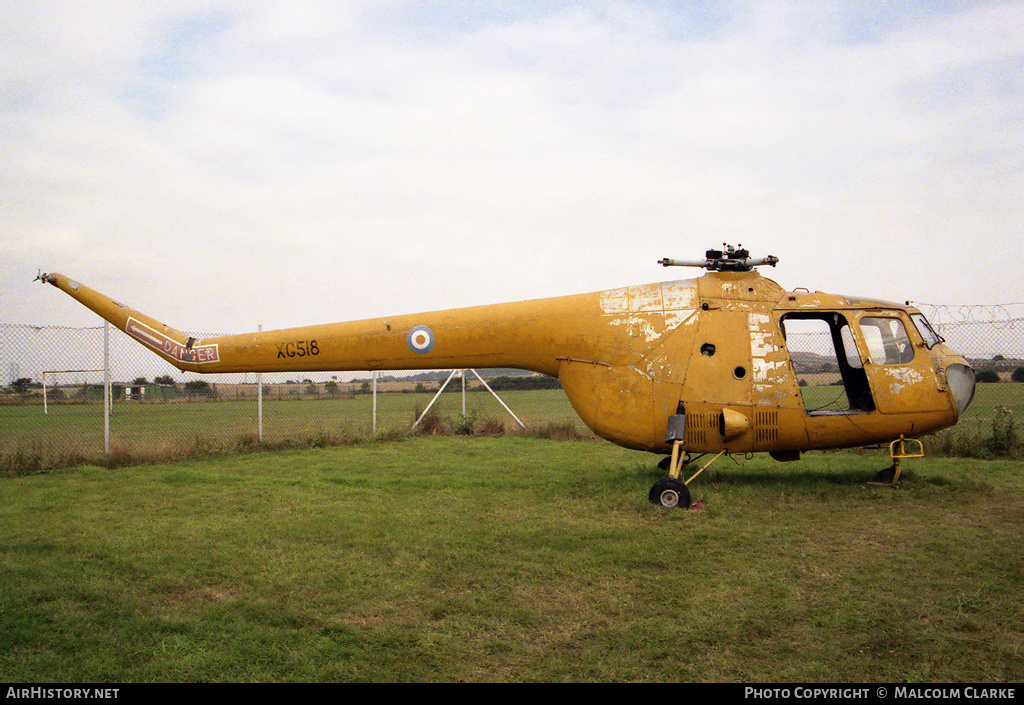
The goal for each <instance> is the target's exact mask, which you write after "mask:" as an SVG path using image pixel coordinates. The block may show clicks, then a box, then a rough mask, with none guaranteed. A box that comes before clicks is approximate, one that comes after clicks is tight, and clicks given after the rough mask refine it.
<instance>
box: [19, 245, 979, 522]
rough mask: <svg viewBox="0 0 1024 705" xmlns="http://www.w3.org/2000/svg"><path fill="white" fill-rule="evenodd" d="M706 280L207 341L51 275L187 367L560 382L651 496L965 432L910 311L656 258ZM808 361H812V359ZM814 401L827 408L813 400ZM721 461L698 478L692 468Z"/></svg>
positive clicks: (896, 459)
mask: <svg viewBox="0 0 1024 705" xmlns="http://www.w3.org/2000/svg"><path fill="white" fill-rule="evenodd" d="M659 263H660V264H662V265H663V266H666V267H669V266H692V267H698V268H703V269H705V270H707V272H706V273H705V274H703V276H700V277H698V278H694V279H684V280H680V281H669V282H658V283H653V284H645V285H640V286H631V287H626V288H622V289H613V290H609V291H601V292H595V293H588V294H578V295H572V296H561V297H555V298H546V299H535V300H530V301H522V302H517V303H507V304H495V305H488V306H476V307H470V308H458V309H451V310H446V311H435V312H431V313H418V314H407V315H400V316H391V317H387V318H374V319H367V320H361V321H352V322H345V323H328V324H323V325H315V326H307V327H301V328H288V329H283V330H276V331H264V332H258V333H247V334H242V335H229V336H221V337H216V338H207V339H202V340H197V339H195V338H193V337H191V336H188V335H186V334H184V333H182V332H180V331H178V330H175V329H173V328H170V327H168V326H166V325H164V324H163V323H160V322H158V321H156V320H155V319H153V318H151V317H149V316H146V315H144V314H142V313H139V312H138V311H135V310H133V309H131V308H129V307H127V306H125V305H124V304H122V303H119V302H117V301H115V300H113V299H111V298H109V297H107V296H104V295H103V294H100V293H99V292H97V291H94V290H93V289H90V288H88V287H86V286H84V285H82V284H80V283H78V282H77V281H74V280H72V279H69V278H68V277H66V276H64V275H62V274H55V273H51V274H40V275H39V279H41V280H42V281H44V282H46V283H49V284H52V285H54V286H56V287H57V288H58V289H60V290H61V291H63V292H65V293H66V294H68V295H70V296H71V297H73V298H74V299H76V300H78V301H79V302H80V303H82V304H83V305H85V306H86V307H88V308H89V309H91V310H92V311H94V312H95V313H97V314H99V315H100V316H101V317H102V318H104V319H106V320H107V321H109V322H110V323H111V324H113V325H114V326H116V327H118V328H119V329H121V330H123V331H124V332H125V333H127V334H128V335H129V336H131V337H132V338H134V339H135V340H137V341H138V342H140V343H142V344H143V345H144V346H146V347H147V348H149V349H150V350H152V351H153V352H155V353H156V354H157V355H159V356H160V357H162V358H164V359H165V360H167V361H168V362H170V363H171V364H173V365H174V366H175V367H177V368H179V369H181V370H189V371H193V372H201V373H218V372H299V371H302V372H306V371H343V370H408V369H445V368H447V369H455V368H488V367H491V368H493V367H502V368H505V367H512V368H520V369H524V370H531V371H534V372H539V373H542V374H546V375H551V376H554V377H557V378H558V380H559V381H560V382H561V384H562V388H563V389H564V390H565V393H566V394H567V395H568V397H569V400H570V402H571V403H572V405H573V408H574V409H575V410H576V412H577V413H578V414H579V416H580V418H581V419H582V420H583V421H584V423H586V425H587V426H588V427H589V428H590V429H592V430H593V431H594V433H596V434H597V435H599V436H601V437H603V438H606V439H607V440H609V441H611V442H613V443H616V444H618V445H621V446H624V447H627V448H634V449H637V450H645V451H650V452H653V453H660V454H665V455H666V456H667V457H666V458H665V459H664V460H663V461H662V462H661V464H660V467H662V469H663V470H665V471H666V477H664V478H663V479H661V480H658V481H657V482H656V483H655V484H654V486H653V487H652V488H651V491H650V493H649V499H650V501H651V502H653V503H655V504H659V505H661V506H665V507H676V506H678V507H688V506H690V492H689V489H688V485H689V483H690V482H692V481H693V479H694V478H695V477H697V475H699V474H700V473H701V472H703V471H704V470H705V469H706V468H707V467H708V466H710V465H711V463H713V462H714V461H715V460H717V459H718V458H720V457H722V456H723V455H727V454H735V453H739V454H747V453H757V452H767V453H769V454H770V455H771V457H772V458H775V459H776V460H782V461H786V460H796V459H798V458H799V457H800V453H802V452H804V451H808V450H817V449H833V448H847V447H861V446H870V445H877V444H883V443H888V444H889V450H890V456H891V457H892V459H893V466H892V467H891V468H889V470H888V471H883V472H882V473H879V476H880V477H879V478H878V479H880V480H883V481H888V482H890V483H895V482H896V481H897V480H898V479H899V475H900V461H901V459H903V458H908V457H918V456H919V455H921V454H922V452H921V444H920V441H918V440H917V439H916V437H917V436H920V435H922V434H926V433H930V432H933V431H937V430H940V429H943V428H947V427H949V426H952V425H954V424H955V423H956V422H957V419H958V418H959V417H960V415H961V414H962V413H963V412H964V410H965V409H966V408H967V406H968V405H969V404H970V403H971V400H972V398H973V396H974V385H975V379H974V370H973V369H972V368H971V366H970V365H969V364H968V363H967V361H966V360H965V359H964V358H963V357H962V356H961V355H960V354H958V353H957V352H956V351H954V350H953V349H952V348H950V347H949V346H948V345H946V344H945V341H944V340H943V338H942V337H941V336H939V335H938V334H937V333H936V332H935V330H934V329H933V328H932V326H931V325H930V324H929V323H928V321H927V319H926V318H925V316H924V315H923V314H922V313H921V312H920V311H919V310H918V309H916V308H914V307H911V306H909V305H908V306H903V305H899V304H896V303H890V302H885V301H876V300H872V299H865V298H857V297H850V296H838V295H834V294H825V293H821V292H814V293H812V292H810V291H807V290H800V289H798V290H795V291H786V290H784V289H783V288H782V287H780V286H779V285H778V284H776V283H775V282H774V281H772V280H770V279H767V278H764V277H762V276H761V275H760V273H759V272H757V271H756V270H755V269H754V268H755V267H757V266H764V265H767V266H772V267H774V266H775V265H776V264H777V263H778V258H776V257H772V256H768V257H763V258H752V257H751V256H750V253H749V252H748V251H747V250H745V249H743V248H742V246H741V247H739V248H733V247H731V246H724V248H723V249H721V250H708V251H707V252H706V253H705V257H704V259H703V260H694V261H676V260H671V259H663V260H660V261H659ZM806 335H813V336H816V338H817V339H818V340H820V341H824V343H825V344H826V346H827V349H828V353H827V355H826V356H825V357H824V358H822V357H819V358H818V359H827V360H828V363H827V364H828V365H830V366H831V367H832V375H833V377H834V380H833V381H832V383H831V384H828V385H827V388H828V391H831V392H832V393H833V398H832V399H831V400H830V402H829V403H822V402H821V399H820V391H821V386H817V387H815V388H810V387H807V386H802V385H801V383H800V382H799V381H798V375H797V373H798V372H799V371H801V370H800V369H799V366H800V364H801V355H798V352H800V351H797V350H792V351H791V349H790V347H791V339H794V338H796V337H799V336H805V337H806ZM802 359H804V360H806V359H807V354H806V353H802ZM812 392H816V393H817V394H818V398H816V399H812V398H811V397H812V396H813V395H812ZM706 455H711V456H712V458H711V460H710V461H708V462H707V463H706V464H704V465H703V466H702V467H701V468H700V469H699V470H697V471H696V472H695V473H693V474H692V475H691V476H690V477H689V479H687V480H685V481H684V480H682V479H680V478H681V472H682V469H683V467H684V466H686V465H688V464H690V463H693V464H694V465H696V461H697V460H699V459H700V458H702V457H704V456H706Z"/></svg>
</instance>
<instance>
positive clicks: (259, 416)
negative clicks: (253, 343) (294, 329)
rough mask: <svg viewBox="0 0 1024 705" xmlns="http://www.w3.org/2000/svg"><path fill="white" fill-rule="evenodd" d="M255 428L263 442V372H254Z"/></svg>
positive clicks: (261, 325)
mask: <svg viewBox="0 0 1024 705" xmlns="http://www.w3.org/2000/svg"><path fill="white" fill-rule="evenodd" d="M259 330H260V332H261V333H262V332H263V324H262V323H261V324H260V325H259ZM256 390H257V391H256V428H257V434H256V435H257V436H258V437H259V441H260V443H262V442H263V373H262V372H257V373H256Z"/></svg>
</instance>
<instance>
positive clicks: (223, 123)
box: [0, 0, 1024, 331]
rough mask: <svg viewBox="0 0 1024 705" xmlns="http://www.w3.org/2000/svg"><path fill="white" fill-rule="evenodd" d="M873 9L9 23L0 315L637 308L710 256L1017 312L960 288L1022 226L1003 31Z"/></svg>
mask: <svg viewBox="0 0 1024 705" xmlns="http://www.w3.org/2000/svg"><path fill="white" fill-rule="evenodd" d="M891 7H892V6H890V5H882V4H879V5H867V6H865V5H864V4H863V3H834V2H832V3H814V2H807V3H793V4H789V3H786V4H772V3H767V4H766V3H709V4H707V5H705V6H696V9H694V7H687V8H685V9H683V10H680V9H677V8H675V7H673V6H672V5H667V4H661V3H649V4H642V5H636V4H634V3H626V4H621V3H614V2H608V3H596V4H595V3H588V4H582V5H578V6H574V5H565V4H561V3H556V4H550V5H549V4H543V3H541V4H537V5H534V6H531V7H530V8H529V9H528V10H525V11H520V10H515V11H512V10H509V9H508V8H509V6H508V5H507V4H505V3H480V4H477V3H473V4H468V5H467V4H461V3H456V4H451V3H405V2H393V3H385V4H381V3H367V4H363V5H361V4H359V3H345V4H343V5H342V6H341V8H340V9H339V8H338V7H335V5H334V4H318V3H297V4H296V3H287V4H283V3H275V2H263V3H255V4H246V6H244V7H241V8H239V7H237V6H236V5H232V4H229V3H222V2H214V1H212V0H211V1H209V2H192V3H160V2H154V3H146V4H143V5H140V6H138V7H131V6H124V5H123V4H120V3H107V4H104V3H99V4H82V5H79V6H76V5H71V6H67V5H60V6H52V7H50V6H47V5H46V4H39V3H21V4H20V5H16V6H15V7H13V8H11V12H10V17H9V19H8V20H7V21H6V22H5V26H4V28H3V29H2V30H0V31H2V36H0V43H2V48H0V67H3V69H4V70H3V72H2V75H3V76H4V78H3V84H2V90H3V96H4V99H3V108H2V109H0V126H2V127H3V129H4V134H5V135H7V136H8V138H7V139H5V141H4V144H3V145H2V146H0V150H2V163H3V166H0V187H2V189H3V193H4V196H3V198H4V204H3V206H4V207H3V209H2V212H0V234H2V252H0V254H2V256H3V261H4V264H3V265H2V266H3V268H4V269H3V288H2V290H0V303H2V304H3V306H4V310H5V312H6V315H7V316H8V317H10V321H11V322H29V323H37V324H42V323H57V322H66V321H67V320H71V319H74V318H76V317H78V320H83V317H81V316H79V314H78V313H72V312H71V309H70V308H68V307H67V306H62V305H57V304H55V303H54V301H53V300H52V297H49V298H48V297H47V296H46V295H45V294H43V293H41V292H39V291H36V290H26V287H25V285H24V282H25V281H26V279H25V277H26V276H27V277H28V279H30V278H31V276H32V275H34V271H35V268H36V267H44V268H51V269H54V270H60V269H61V268H64V269H67V270H68V271H67V272H66V273H68V274H71V275H73V276H76V277H78V278H80V279H82V281H84V282H86V283H88V284H90V285H92V286H94V287H96V288H98V289H100V290H109V293H111V294H112V295H115V296H118V297H119V298H124V299H126V300H127V301H128V302H129V303H131V304H133V305H135V306H137V307H139V308H143V309H144V310H148V309H147V307H150V308H155V310H153V313H154V315H157V316H158V317H161V316H162V317H165V318H166V319H167V320H168V323H172V324H175V325H182V326H185V325H192V326H198V327H201V328H203V329H206V330H223V331H233V330H244V329H251V328H253V327H255V325H256V324H259V323H263V324H264V325H265V327H268V328H269V327H276V326H279V325H290V324H298V323H313V322H321V321H329V320H343V319H348V318H360V317H368V316H376V315H388V314H393V313H402V312H408V311H414V310H423V309H432V308H446V307H451V306H457V305H468V304H474V303H488V302H494V301H501V300H515V299H521V298H530V297H534V296H547V295H556V294H562V293H572V292H574V291H580V290H597V289H604V288H614V287H618V286H623V285H627V284H633V283H639V282H644V281H653V280H657V279H659V278H666V277H667V276H672V275H674V274H676V272H665V271H664V270H661V269H660V268H657V267H656V265H655V260H656V259H658V258H660V257H664V256H669V257H680V258H683V257H693V256H697V255H699V254H700V253H702V252H703V251H704V249H706V248H707V247H709V246H714V245H718V244H720V243H722V242H732V243H742V244H744V245H746V246H748V247H750V248H751V249H753V250H754V251H755V252H759V253H769V252H770V253H772V254H776V255H779V256H780V257H781V258H782V263H781V264H780V266H779V268H778V269H777V270H776V271H774V272H772V275H773V276H774V277H775V278H777V279H778V280H779V281H780V283H782V284H784V285H785V286H788V287H795V286H807V287H809V288H812V289H815V288H819V289H825V290H834V291H841V292H850V293H863V294H865V295H871V296H877V297H879V298H892V299H897V300H902V299H906V298H913V299H915V300H923V301H934V302H936V303H943V302H956V301H969V302H982V303H988V302H1000V301H1007V300H1011V299H1012V300H1016V299H1019V286H1018V285H1017V283H1016V282H1017V279H1016V277H1014V276H1013V275H1012V274H1010V273H1006V274H1004V273H1002V272H993V271H991V270H988V269H986V268H983V267H980V266H977V267H976V266H971V265H970V264H968V262H969V257H970V254H972V253H974V252H977V251H978V250H979V249H992V250H995V251H999V250H1000V249H1007V248H1009V247H1010V246H1011V245H1012V244H1014V243H1016V242H1017V241H1018V240H1019V236H1020V232H1019V223H1021V222H1024V218H1022V215H1024V213H1022V209H1024V206H1022V205H1021V201H1020V198H1019V194H1020V193H1021V192H1022V186H1024V184H1022V183H1021V181H1022V178H1024V177H1022V175H1021V171H1020V169H1019V165H1020V163H1021V162H1022V159H1021V157H1022V153H1021V152H1022V149H1024V147H1022V145H1021V143H1020V140H1019V135H1020V133H1021V127H1022V126H1021V121H1022V111H1021V106H1022V98H1021V96H1022V91H1021V88H1022V86H1021V81H1022V79H1021V78H1020V77H1021V76H1024V71H1022V69H1024V66H1022V63H1024V62H1022V52H1024V39H1022V37H1024V12H1022V10H1021V9H1019V6H1018V5H1017V4H1016V3H1012V2H1006V3H976V4H971V3H949V4H942V3H933V2H928V3H920V4H917V5H914V4H909V5H905V6H902V9H901V10H900V11H899V12H896V11H895V10H892V9H890V8H891ZM183 292H185V293H184V294H183ZM86 315H88V314H86Z"/></svg>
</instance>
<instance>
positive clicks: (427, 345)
mask: <svg viewBox="0 0 1024 705" xmlns="http://www.w3.org/2000/svg"><path fill="white" fill-rule="evenodd" d="M405 342H406V344H407V345H408V346H409V349H410V350H412V351H413V352H414V353H418V354H420V355H423V354H425V353H428V352H430V350H431V349H432V348H433V347H434V332H433V331H432V330H430V329H429V328H427V327H426V326H416V327H414V328H413V329H412V330H410V331H409V334H408V335H406V336H405Z"/></svg>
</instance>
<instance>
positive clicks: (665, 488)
mask: <svg viewBox="0 0 1024 705" xmlns="http://www.w3.org/2000/svg"><path fill="white" fill-rule="evenodd" d="M681 443H682V441H678V440H677V441H674V442H673V444H672V457H671V458H666V459H665V460H668V461H669V462H668V471H669V472H668V477H665V478H662V479H660V480H658V481H657V482H655V483H654V486H653V487H651V491H650V493H649V494H648V495H647V498H648V499H649V500H650V501H651V504H657V505H660V506H662V507H665V508H666V509H672V508H673V507H682V508H683V509H686V508H687V507H689V506H690V488H689V487H687V485H689V484H690V483H691V482H693V479H694V478H695V477H697V476H698V475H700V474H701V473H702V472H704V471H705V470H707V469H708V467H710V466H711V463H713V462H715V461H716V460H718V459H719V458H721V457H722V456H723V455H725V452H726V451H725V450H724V449H723V450H721V451H719V452H718V455H716V456H715V457H714V458H712V459H711V460H709V461H708V462H707V463H705V464H704V467H702V468H701V469H700V470H698V471H697V472H695V473H693V475H691V476H690V479H689V480H687V481H686V482H683V481H682V480H680V479H679V471H680V470H681V469H682V467H683V466H684V465H686V464H687V463H689V462H691V460H692V459H691V458H690V454H689V453H685V452H684V454H683V456H682V457H680V448H679V446H680V444H681ZM698 457H703V456H698ZM665 460H662V461H661V462H660V463H658V467H659V468H661V469H662V470H664V469H665Z"/></svg>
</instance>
